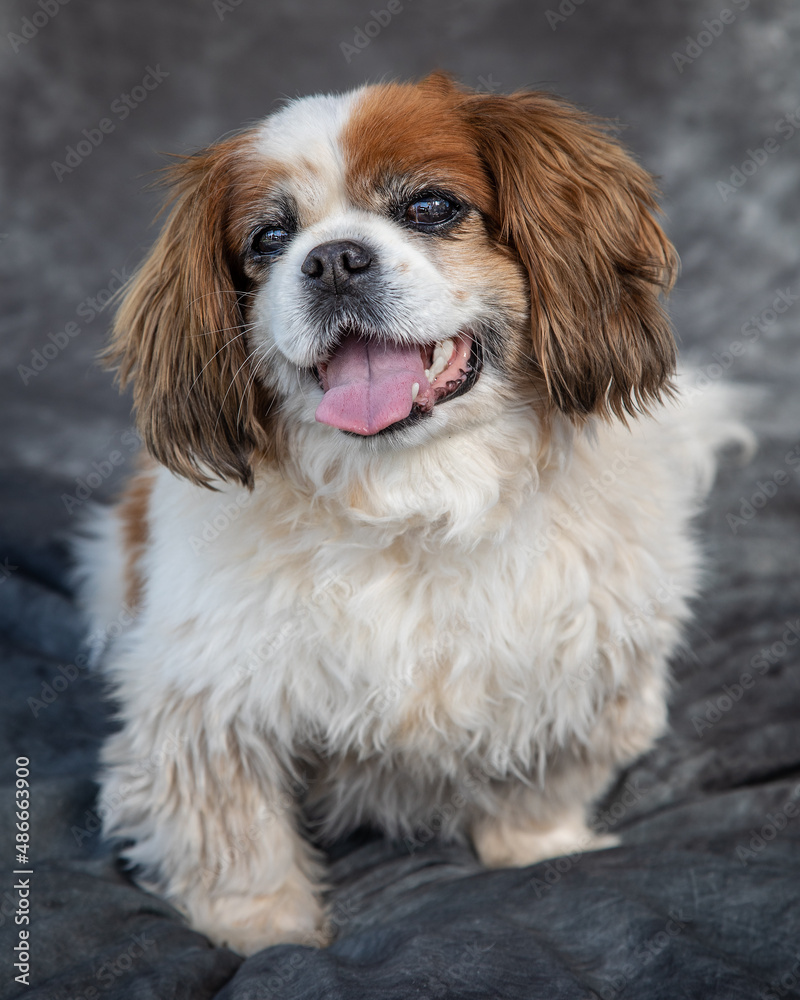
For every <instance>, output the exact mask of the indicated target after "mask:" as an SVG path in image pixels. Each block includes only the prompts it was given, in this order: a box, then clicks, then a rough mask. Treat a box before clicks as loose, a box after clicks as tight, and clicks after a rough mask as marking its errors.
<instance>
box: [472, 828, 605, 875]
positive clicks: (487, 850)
mask: <svg viewBox="0 0 800 1000" xmlns="http://www.w3.org/2000/svg"><path fill="white" fill-rule="evenodd" d="M472 842H473V845H474V847H475V850H476V852H477V854H478V857H479V858H480V860H481V862H482V863H483V864H484V865H486V866H487V868H523V867H525V866H526V865H533V864H536V862H538V861H544V860H545V859H546V858H556V857H560V856H561V855H564V854H577V853H582V852H583V851H597V850H600V849H602V848H606V847H616V846H617V844H618V843H619V839H618V838H617V837H615V836H613V835H611V834H609V835H606V836H600V835H599V834H596V833H593V832H592V831H591V830H590V829H589V828H588V827H587V826H586V823H585V822H584V821H583V818H582V817H577V816H575V817H570V818H569V819H564V820H562V821H561V822H558V823H553V824H550V825H545V824H543V823H534V822H533V821H531V822H530V823H528V824H526V825H524V826H521V825H516V824H511V823H509V822H508V821H506V820H505V819H502V818H495V817H485V818H484V819H482V820H480V821H479V822H478V823H476V824H475V826H474V827H473V830H472Z"/></svg>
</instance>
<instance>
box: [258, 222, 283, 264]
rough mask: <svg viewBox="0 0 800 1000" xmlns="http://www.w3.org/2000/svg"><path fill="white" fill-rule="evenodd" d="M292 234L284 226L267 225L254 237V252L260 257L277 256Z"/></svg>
mask: <svg viewBox="0 0 800 1000" xmlns="http://www.w3.org/2000/svg"><path fill="white" fill-rule="evenodd" d="M290 236H291V234H290V233H289V231H288V229H284V228H283V227H282V226H267V227H266V228H265V229H259V231H258V232H257V233H256V234H255V236H254V237H253V243H252V246H253V253H255V254H256V255H257V256H259V257H275V256H277V255H278V254H279V253H280V252H281V251H282V250H283V249H284V248H285V246H286V244H287V243H288V242H289V238H290Z"/></svg>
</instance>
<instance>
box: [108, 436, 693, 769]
mask: <svg viewBox="0 0 800 1000" xmlns="http://www.w3.org/2000/svg"><path fill="white" fill-rule="evenodd" d="M509 429H510V430H512V431H515V433H509V434H508V435H507V439H506V440H505V441H504V442H503V443H501V444H498V443H497V442H496V440H495V441H494V442H492V443H491V444H489V443H487V445H486V447H485V448H481V447H477V448H475V442H473V454H472V455H471V457H469V458H468V459H466V460H464V459H463V456H462V457H460V458H459V457H458V456H457V455H456V456H455V457H452V460H451V461H448V457H447V455H446V453H444V452H441V453H439V454H435V453H432V452H428V453H426V454H425V455H423V456H422V457H421V458H419V459H418V462H417V466H416V467H415V472H416V476H417V479H416V482H415V481H414V476H409V475H405V476H404V475H403V472H402V469H401V471H400V473H399V475H398V478H397V479H396V480H393V481H389V480H387V479H386V477H385V476H384V475H383V470H382V469H381V468H380V467H379V466H378V465H377V464H376V466H375V467H374V468H372V469H370V470H368V471H367V474H366V475H364V476H362V477H361V478H360V479H359V481H358V482H357V483H356V482H354V481H352V480H350V479H348V477H347V474H346V470H342V469H337V470H331V469H327V470H325V471H324V472H321V473H320V477H321V479H322V480H326V481H327V482H326V485H325V486H324V488H322V489H320V484H319V483H318V484H316V486H315V494H316V498H315V499H314V501H313V502H312V501H311V500H310V499H309V497H308V494H307V493H305V492H304V491H303V489H301V488H299V487H298V485H297V483H295V482H293V481H292V478H291V476H286V475H285V474H283V473H281V474H277V473H275V474H269V475H267V476H266V477H265V478H262V479H259V481H258V482H257V485H256V489H255V490H254V491H253V493H252V494H248V493H246V492H243V491H241V490H236V489H233V488H230V489H228V490H226V491H223V492H222V493H217V494H213V493H210V492H208V491H204V490H199V489H197V488H195V487H192V486H189V485H187V484H185V483H183V482H181V481H180V480H177V479H175V478H174V477H173V476H171V475H170V474H169V473H166V472H163V471H159V472H157V473H155V474H154V485H153V494H152V498H151V504H150V510H151V511H154V512H157V515H152V514H151V517H150V526H149V531H150V538H149V542H148V548H147V551H146V554H145V556H144V558H143V560H142V563H141V572H142V573H143V576H144V579H145V581H146V584H145V597H144V604H143V608H142V612H141V616H140V620H139V623H138V624H137V626H136V629H137V630H141V632H140V634H142V633H143V632H144V631H146V633H147V640H146V644H147V648H148V650H149V651H150V655H151V661H150V664H145V665H142V664H141V663H139V664H138V666H137V671H136V673H135V674H133V673H132V671H130V670H127V669H125V667H124V666H123V667H122V668H121V669H120V671H119V674H118V677H119V679H120V683H122V684H123V685H124V686H126V687H128V688H130V687H131V686H134V687H136V686H142V688H146V689H148V690H150V691H152V689H153V688H154V687H155V688H160V689H162V690H164V691H165V692H166V693H169V692H170V691H181V692H183V693H184V695H192V694H198V695H201V696H203V697H208V698H209V701H210V704H212V705H213V710H214V712H215V715H216V716H217V717H218V718H219V720H220V721H223V722H229V721H232V720H235V719H237V718H239V719H243V718H246V719H247V720H248V724H252V725H254V726H256V727H257V728H261V729H263V730H264V731H265V732H273V733H276V734H279V737H280V739H279V742H280V743H281V744H282V745H286V746H290V745H294V746H297V747H298V749H302V748H303V747H312V748H314V750H315V752H319V753H321V754H322V755H323V756H325V757H327V758H329V759H333V760H336V759H345V758H347V759H351V758H352V759H359V760H362V761H368V760H370V759H371V758H375V759H377V758H379V757H380V759H381V766H382V767H386V766H387V764H388V763H390V762H391V761H392V760H395V761H398V762H402V766H404V767H406V768H409V767H410V768H411V769H412V770H415V771H416V773H417V774H418V775H422V774H425V773H433V772H435V773H437V774H440V775H454V776H455V775H458V774H459V773H462V772H463V769H464V767H465V763H468V762H469V761H470V760H471V759H473V758H474V759H475V760H480V761H481V762H482V764H481V766H482V767H483V768H484V769H485V768H487V767H488V768H490V769H491V770H492V771H493V772H494V773H496V774H498V775H506V774H510V773H513V772H515V773H526V772H530V771H531V770H532V769H534V768H535V767H536V766H537V762H540V761H541V760H542V759H543V757H544V754H546V753H552V752H553V750H554V749H558V748H564V747H572V746H574V745H576V743H577V744H580V743H587V742H589V741H591V740H593V739H595V740H596V733H595V729H596V726H597V722H598V718H599V717H600V716H601V715H602V713H603V712H604V711H606V710H607V708H608V705H609V703H613V702H614V701H615V700H617V699H620V698H622V699H627V700H630V701H631V702H632V703H633V704H634V705H635V704H636V703H637V702H638V701H639V700H641V699H645V700H647V698H648V697H649V695H648V693H647V692H648V690H649V689H650V688H652V687H653V685H654V684H655V687H657V688H659V692H660V685H661V678H660V677H658V678H655V679H654V678H653V677H652V676H651V674H652V666H653V664H654V663H656V662H659V661H660V660H661V658H663V656H664V655H665V652H667V651H668V650H669V648H670V647H671V646H672V645H673V644H674V642H675V639H676V635H677V627H676V622H678V621H679V620H680V619H681V618H682V617H683V616H684V613H685V599H686V597H687V596H688V594H690V593H691V590H692V588H693V585H694V580H693V578H694V550H693V547H692V546H691V544H690V543H689V541H688V540H687V538H686V535H685V531H684V527H685V521H686V518H687V516H688V515H689V514H690V513H691V508H690V505H689V504H687V497H686V496H681V497H678V496H677V494H675V493H674V491H675V488H676V487H675V486H674V483H675V476H674V475H673V474H672V471H670V472H669V473H666V472H665V469H666V466H672V467H673V468H674V465H675V462H678V463H679V464H681V463H684V464H685V467H686V472H687V477H689V478H691V476H692V475H693V472H692V470H691V465H692V463H691V461H690V455H689V454H688V452H687V453H686V454H685V455H681V454H680V449H677V448H676V442H675V441H674V440H673V441H670V440H669V439H668V437H667V435H666V434H665V433H664V432H663V430H661V429H659V427H658V425H656V424H652V426H651V427H650V429H649V435H648V433H645V434H644V435H642V434H629V433H628V432H624V431H622V432H620V431H617V432H615V433H614V434H612V433H611V432H608V431H603V432H602V433H601V435H600V438H599V441H598V442H595V443H591V442H589V441H588V440H581V441H579V442H578V443H577V444H576V446H575V447H574V448H573V449H572V454H571V457H570V459H569V463H570V464H569V467H568V469H567V468H565V467H563V465H562V466H560V467H559V468H558V470H557V474H553V475H549V474H548V473H547V469H546V468H544V469H542V467H541V460H540V461H539V466H540V467H539V471H538V472H537V471H536V462H535V461H531V457H530V456H529V455H528V456H525V457H521V456H522V455H523V453H524V452H525V449H526V448H527V449H528V451H529V452H530V449H531V448H532V447H533V445H532V444H531V442H532V440H534V437H535V435H534V434H533V431H532V429H531V427H530V425H528V426H527V427H523V426H520V427H517V428H513V427H510V428H509ZM648 436H649V439H648ZM526 438H527V440H525V439H526ZM655 443H658V445H659V448H660V453H659V454H658V455H656V454H655V452H654V450H653V448H652V445H653V444H655ZM307 447H308V448H312V447H313V444H311V445H308V446H307ZM668 448H671V449H672V455H671V456H670V455H669V454H668V453H667V450H666V449H668ZM310 457H311V456H310V455H309V453H308V452H306V454H305V456H304V460H305V466H306V467H313V461H310V460H309V459H310ZM615 463H616V464H615ZM398 464H399V463H397V462H395V463H394V465H393V466H392V468H394V469H397V466H398ZM434 466H435V470H436V474H437V475H440V476H443V477H445V478H447V477H450V480H451V483H450V486H451V488H452V489H451V516H450V517H449V519H448V518H447V517H445V516H444V515H443V514H441V515H438V514H437V511H436V509H435V506H434V504H435V503H436V502H438V501H437V500H436V498H437V497H439V496H440V495H441V492H442V491H441V482H439V483H437V484H436V485H435V488H433V489H429V490H426V489H425V483H426V481H427V480H429V478H430V476H432V475H433V474H434V473H433V471H432V470H433V469H434ZM610 470H616V471H610ZM695 471H696V470H695ZM337 477H338V478H337ZM603 477H605V478H603ZM669 482H672V483H673V486H672V487H671V490H672V492H670V488H669V486H668V483H669ZM682 489H683V490H685V491H686V493H687V494H688V493H689V492H691V487H690V484H689V482H688V478H686V479H685V480H684V486H683V487H682ZM658 490H666V493H662V494H661V495H659V493H658ZM656 496H658V497H659V499H658V501H656V500H655V499H654V498H655V497H656ZM348 504H349V505H350V506H349V507H348V506H347V505H348ZM453 510H455V511H456V512H457V516H453V514H452V511H453ZM623 542H624V543H625V544H622V543H623ZM115 672H116V671H115Z"/></svg>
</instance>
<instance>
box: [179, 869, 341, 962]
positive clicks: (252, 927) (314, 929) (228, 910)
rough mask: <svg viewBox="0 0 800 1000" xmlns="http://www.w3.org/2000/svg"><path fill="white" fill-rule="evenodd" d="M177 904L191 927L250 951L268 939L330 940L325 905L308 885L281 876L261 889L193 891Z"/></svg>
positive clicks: (318, 943)
mask: <svg viewBox="0 0 800 1000" xmlns="http://www.w3.org/2000/svg"><path fill="white" fill-rule="evenodd" d="M181 909H182V910H183V911H184V912H185V913H186V915H187V917H188V918H189V922H190V923H191V925H192V927H194V929H195V930H198V931H200V932H201V933H203V934H205V935H206V937H208V938H210V939H211V941H212V942H213V943H214V944H216V945H223V946H225V947H228V948H231V949H232V950H233V951H236V952H239V954H240V955H252V954H253V953H254V952H257V951H261V949H262V948H267V947H269V946H270V945H273V944H305V945H311V946H314V947H318V948H321V947H324V946H325V945H326V944H328V943H329V941H330V930H329V927H328V922H327V920H326V916H325V910H324V908H323V906H322V904H321V903H320V901H319V899H318V898H317V896H316V894H315V893H314V891H313V890H312V889H311V888H310V887H309V886H308V885H300V884H298V883H297V882H286V883H285V884H284V885H283V886H282V887H281V888H280V889H278V890H277V892H273V893H269V894H264V895H253V896H243V895H234V894H231V895H215V896H205V897H203V896H200V895H199V894H198V895H196V896H194V897H193V898H192V899H191V900H190V901H184V902H183V905H182V906H181Z"/></svg>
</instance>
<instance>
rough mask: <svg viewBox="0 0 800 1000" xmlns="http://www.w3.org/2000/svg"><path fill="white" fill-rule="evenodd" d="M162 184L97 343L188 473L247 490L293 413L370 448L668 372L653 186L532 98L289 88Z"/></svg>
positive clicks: (607, 412)
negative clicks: (143, 252)
mask: <svg viewBox="0 0 800 1000" xmlns="http://www.w3.org/2000/svg"><path fill="white" fill-rule="evenodd" d="M170 179H171V182H172V183H173V184H174V201H173V205H172V209H171V214H170V216H169V218H168V221H167V223H166V225H165V227H164V230H163V232H162V234H161V237H160V238H159V240H158V242H157V243H156V245H155V247H154V249H153V251H152V253H151V254H150V256H149V257H148V259H147V260H146V261H145V263H144V264H143V266H142V267H141V268H140V270H139V271H138V273H137V274H136V276H135V277H134V279H133V281H132V283H131V285H130V287H129V288H128V290H127V293H126V296H125V299H124V301H123V304H122V307H121V309H120V310H119V313H118V316H117V320H116V325H115V331H114V339H113V343H112V347H111V349H110V352H109V358H110V360H111V363H112V364H115V365H117V366H118V367H119V369H120V372H121V378H122V380H123V382H125V381H127V380H129V379H132V380H133V382H134V395H135V403H136V406H137V408H138V414H139V424H140V428H141V431H142V433H143V436H144V438H145V440H146V442H147V444H148V447H149V448H150V450H151V451H152V452H153V454H154V455H155V456H156V458H158V459H159V460H160V461H161V462H163V463H164V464H165V465H167V466H168V467H169V468H171V469H172V470H173V471H175V472H177V473H179V474H181V475H184V476H187V477H189V478H190V479H192V480H193V481H195V482H198V483H202V484H205V485H208V484H209V482H210V481H211V480H213V479H214V478H217V477H219V478H222V479H237V480H240V481H242V482H245V483H248V482H250V480H251V477H252V466H253V462H254V461H256V460H257V458H258V456H269V455H270V454H273V455H274V454H276V453H277V452H279V451H280V445H279V443H278V442H280V441H283V440H285V438H286V431H287V430H288V429H290V428H291V427H292V426H297V425H299V424H305V425H316V427H317V428H318V433H320V434H323V433H324V434H327V435H329V437H330V441H331V446H332V447H339V446H341V447H346V448H349V449H352V448H365V449H368V450H371V451H374V449H383V448H398V447H407V446H410V445H415V444H416V445H418V444H420V443H421V442H424V441H425V440H426V439H427V438H428V437H430V436H431V435H441V434H443V433H447V434H448V435H452V434H454V433H457V432H458V431H460V430H462V429H464V428H468V427H470V426H474V425H475V424H476V423H477V422H480V423H484V422H486V421H490V420H493V419H496V418H497V417H498V416H499V415H502V413H503V411H504V410H507V409H508V408H509V407H513V408H519V407H533V408H535V409H537V410H538V411H539V412H540V414H541V415H543V416H544V415H546V413H547V412H548V411H550V412H552V411H553V410H558V411H561V412H563V413H566V414H568V415H569V416H571V417H573V418H574V419H576V420H580V419H582V418H584V417H586V416H588V415H590V414H600V415H604V416H614V415H615V416H617V417H623V418H624V417H625V414H626V413H635V412H636V411H638V410H640V409H643V408H646V407H647V406H648V405H649V404H650V403H652V402H654V401H655V400H657V399H658V398H659V396H660V394H661V393H663V392H664V391H665V389H666V388H667V386H668V380H669V377H670V374H671V372H672V369H673V365H674V343H673V338H672V334H671V331H670V327H669V323H668V320H667V318H666V316H665V313H664V311H663V309H662V306H661V302H660V295H661V293H662V292H664V291H666V290H668V289H669V287H670V286H671V284H672V281H673V278H674V272H675V267H676V261H675V255H674V251H673V249H672V247H671V245H670V244H669V242H668V241H667V239H666V237H665V236H664V234H663V232H662V231H661V229H660V228H659V226H658V224H657V223H656V221H655V219H654V217H653V212H654V211H655V207H656V206H655V202H654V197H653V194H654V189H653V184H652V180H651V178H650V176H649V175H648V174H647V173H646V172H645V171H644V170H643V169H642V168H641V167H639V166H637V165H636V164H635V163H634V162H633V161H632V160H631V158H630V157H629V156H628V155H627V154H626V153H625V152H624V151H623V149H622V148H621V147H620V146H619V145H618V144H617V143H616V142H615V141H614V140H613V139H611V138H609V137H608V136H607V135H606V134H605V133H604V131H603V129H602V128H601V126H600V125H599V124H598V122H596V121H595V120H593V119H592V118H591V117H589V116H588V115H586V114H584V113H582V112H580V111H578V110H576V109H575V108H573V107H571V106H569V105H567V104H565V103H563V102H561V101H559V100H557V99H556V98H554V97H552V96H550V95H548V94H543V93H528V92H525V93H517V94H512V95H510V96H502V95H490V94H479V93H474V92H470V91H466V90H463V89H460V88H459V87H457V86H456V85H454V84H453V83H452V82H451V81H450V80H449V79H448V78H447V77H445V76H442V75H438V74H437V75H434V76H432V77H429V78H428V79H426V80H424V81H423V82H422V83H420V84H416V85H398V84H389V85H379V86H371V87H366V88H363V89H361V90H358V91H356V92H354V93H350V94H346V95H344V96H336V97H311V98H305V99H302V100H297V101H293V102H291V103H289V104H288V105H287V106H285V107H284V108H283V109H281V110H280V111H278V112H277V113H275V114H273V115H272V116H271V117H269V118H268V119H266V121H264V122H263V123H262V124H261V125H260V126H258V127H256V128H254V129H252V130H249V131H247V132H244V133H242V134H240V135H238V136H236V137H234V138H232V139H228V140H226V141H224V142H221V143H219V144H218V145H216V146H214V147H212V148H211V149H209V150H207V151H205V152H203V153H201V154H199V155H197V156H194V157H190V158H188V159H185V160H182V161H180V163H179V164H178V166H177V167H175V168H173V169H172V170H171V176H170ZM325 425H327V426H325Z"/></svg>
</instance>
